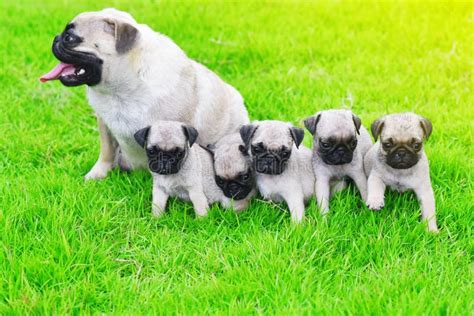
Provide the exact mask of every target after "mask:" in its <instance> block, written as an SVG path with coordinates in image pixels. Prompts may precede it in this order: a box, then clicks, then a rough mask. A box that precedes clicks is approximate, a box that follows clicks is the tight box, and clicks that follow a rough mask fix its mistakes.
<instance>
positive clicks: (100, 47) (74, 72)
mask: <svg viewBox="0 0 474 316" xmlns="http://www.w3.org/2000/svg"><path fill="white" fill-rule="evenodd" d="M138 38H139V32H138V29H137V23H136V22H135V20H134V19H133V18H132V16H131V15H130V14H128V13H125V12H121V11H118V10H115V9H105V10H102V11H98V12H85V13H81V14H79V15H78V16H76V17H75V18H74V19H73V20H72V21H71V22H69V23H68V24H67V25H66V28H65V29H64V31H63V32H62V33H61V34H59V35H57V36H56V37H55V38H54V40H53V47H52V50H53V54H54V56H55V57H56V58H57V59H58V60H59V61H60V64H59V65H57V66H56V67H55V68H54V69H53V70H51V71H50V72H49V73H48V74H46V75H44V76H42V77H41V78H40V80H41V81H42V82H46V81H49V80H56V79H59V80H60V81H61V83H62V84H64V85H65V86H79V85H83V84H86V85H89V86H94V85H97V84H99V83H101V82H104V81H109V80H112V78H114V77H117V72H118V71H123V70H124V64H125V63H124V62H123V59H124V56H126V55H127V54H128V53H129V51H130V50H131V49H132V48H133V47H134V46H135V45H136V42H137V40H138Z"/></svg>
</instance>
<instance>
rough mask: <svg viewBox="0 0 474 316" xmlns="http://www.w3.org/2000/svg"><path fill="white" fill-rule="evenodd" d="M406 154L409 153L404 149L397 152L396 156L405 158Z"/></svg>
mask: <svg viewBox="0 0 474 316" xmlns="http://www.w3.org/2000/svg"><path fill="white" fill-rule="evenodd" d="M406 155H407V152H406V151H404V150H401V151H399V152H397V154H396V156H397V157H398V158H404V157H405V156H406Z"/></svg>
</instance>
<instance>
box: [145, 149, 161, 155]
mask: <svg viewBox="0 0 474 316" xmlns="http://www.w3.org/2000/svg"><path fill="white" fill-rule="evenodd" d="M146 153H147V155H148V156H156V155H157V154H158V149H156V147H150V148H147V149H146Z"/></svg>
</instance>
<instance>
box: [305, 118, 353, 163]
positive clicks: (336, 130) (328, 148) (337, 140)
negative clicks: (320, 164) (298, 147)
mask: <svg viewBox="0 0 474 316" xmlns="http://www.w3.org/2000/svg"><path fill="white" fill-rule="evenodd" d="M304 125H305V127H306V128H307V129H308V130H309V131H310V133H311V134H312V135H313V136H314V144H313V146H314V148H315V149H316V152H317V154H318V155H319V156H320V157H321V159H322V160H323V161H324V162H325V163H326V164H328V165H343V164H347V163H350V162H351V161H352V158H353V156H354V150H355V149H356V147H357V135H359V129H360V126H361V120H360V118H359V117H357V116H356V115H355V114H354V113H352V112H351V111H349V110H327V111H321V112H318V113H316V115H314V116H310V117H308V118H307V119H306V120H305V121H304Z"/></svg>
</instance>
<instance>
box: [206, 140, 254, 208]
mask: <svg viewBox="0 0 474 316" xmlns="http://www.w3.org/2000/svg"><path fill="white" fill-rule="evenodd" d="M207 150H208V151H209V152H210V153H211V155H212V156H213V158H214V171H215V181H216V184H217V186H218V187H219V188H220V189H221V190H222V192H223V193H224V195H225V196H226V197H228V198H230V199H234V200H242V199H244V198H246V197H247V195H248V194H249V193H250V192H251V191H252V189H253V188H254V187H255V173H254V171H253V168H252V161H251V159H250V155H249V151H248V149H247V147H246V146H245V144H244V143H243V141H242V139H241V138H240V135H239V134H238V133H237V134H231V135H228V136H225V137H223V138H222V139H221V140H219V142H217V144H215V145H214V146H207Z"/></svg>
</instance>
